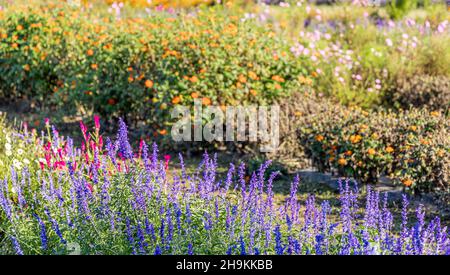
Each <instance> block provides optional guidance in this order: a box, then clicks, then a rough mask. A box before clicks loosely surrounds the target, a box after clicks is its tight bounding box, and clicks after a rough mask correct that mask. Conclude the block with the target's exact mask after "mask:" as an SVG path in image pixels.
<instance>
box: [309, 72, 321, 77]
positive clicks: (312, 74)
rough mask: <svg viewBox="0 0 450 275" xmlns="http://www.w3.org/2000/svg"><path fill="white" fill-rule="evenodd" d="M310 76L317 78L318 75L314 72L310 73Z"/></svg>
mask: <svg viewBox="0 0 450 275" xmlns="http://www.w3.org/2000/svg"><path fill="white" fill-rule="evenodd" d="M311 76H312V77H318V76H319V75H318V74H317V73H316V72H312V73H311Z"/></svg>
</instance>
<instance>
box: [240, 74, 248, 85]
mask: <svg viewBox="0 0 450 275" xmlns="http://www.w3.org/2000/svg"><path fill="white" fill-rule="evenodd" d="M238 80H239V82H241V83H246V82H247V78H246V77H245V76H244V75H242V74H241V75H239V78H238Z"/></svg>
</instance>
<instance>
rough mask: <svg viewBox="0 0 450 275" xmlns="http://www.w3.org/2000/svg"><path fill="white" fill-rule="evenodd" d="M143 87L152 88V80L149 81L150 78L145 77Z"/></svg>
mask: <svg viewBox="0 0 450 275" xmlns="http://www.w3.org/2000/svg"><path fill="white" fill-rule="evenodd" d="M145 87H146V88H152V87H153V81H151V80H150V79H147V80H146V81H145Z"/></svg>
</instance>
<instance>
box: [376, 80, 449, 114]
mask: <svg viewBox="0 0 450 275" xmlns="http://www.w3.org/2000/svg"><path fill="white" fill-rule="evenodd" d="M384 100H385V102H387V104H388V105H390V106H395V107H397V108H399V107H400V108H403V109H407V108H409V107H422V106H425V107H428V108H429V109H432V110H444V111H446V110H448V109H449V108H450V78H448V77H445V76H426V75H424V76H416V77H410V78H401V79H398V80H397V81H396V83H395V84H394V85H393V87H392V88H391V89H390V90H389V91H388V92H387V93H386V94H385V98H384Z"/></svg>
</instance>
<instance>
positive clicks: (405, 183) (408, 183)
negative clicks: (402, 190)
mask: <svg viewBox="0 0 450 275" xmlns="http://www.w3.org/2000/svg"><path fill="white" fill-rule="evenodd" d="M402 183H403V185H405V186H406V187H410V186H411V185H412V184H413V181H412V180H410V179H404V180H402Z"/></svg>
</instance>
